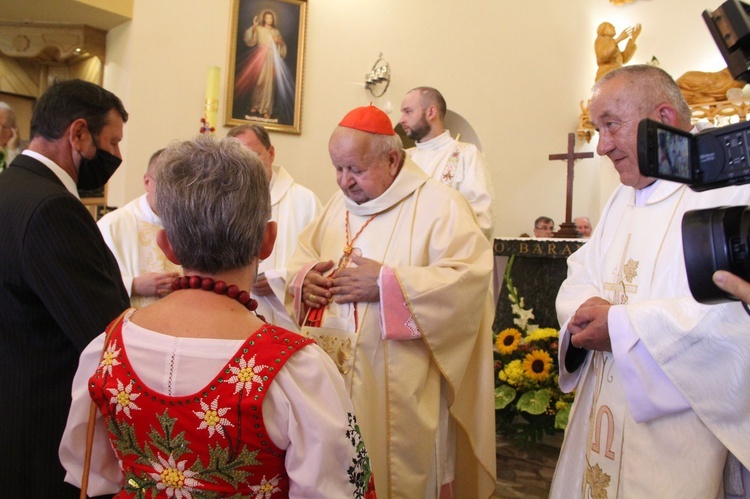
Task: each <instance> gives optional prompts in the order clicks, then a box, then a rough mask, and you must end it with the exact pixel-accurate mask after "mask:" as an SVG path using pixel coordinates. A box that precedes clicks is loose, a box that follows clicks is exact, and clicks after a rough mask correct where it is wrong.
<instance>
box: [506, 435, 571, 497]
mask: <svg viewBox="0 0 750 499" xmlns="http://www.w3.org/2000/svg"><path fill="white" fill-rule="evenodd" d="M561 442H562V434H560V435H559V436H557V435H556V436H554V437H550V438H548V440H545V441H544V443H542V444H540V445H536V446H534V447H531V448H527V449H523V448H519V447H518V446H516V445H513V444H510V443H508V442H506V441H503V440H501V439H498V442H497V488H496V489H495V498H497V499H500V498H502V499H512V498H524V499H546V498H547V497H548V496H549V488H550V483H551V482H552V475H553V473H554V472H555V464H556V463H557V457H558V455H559V453H560V444H561Z"/></svg>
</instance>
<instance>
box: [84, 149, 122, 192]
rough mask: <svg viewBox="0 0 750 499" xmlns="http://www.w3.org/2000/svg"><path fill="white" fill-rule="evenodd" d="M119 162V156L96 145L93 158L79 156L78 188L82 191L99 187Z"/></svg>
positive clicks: (104, 182)
mask: <svg viewBox="0 0 750 499" xmlns="http://www.w3.org/2000/svg"><path fill="white" fill-rule="evenodd" d="M95 145H96V144H95ZM120 163H122V160H121V159H120V158H118V157H117V156H115V155H114V154H111V153H108V152H107V151H105V150H104V149H99V146H96V154H94V158H93V159H86V158H83V157H82V158H81V166H80V167H79V168H78V189H80V190H82V191H94V190H97V189H101V188H102V187H104V184H106V183H107V181H108V180H109V178H110V177H111V176H112V175H113V174H114V173H115V170H117V167H119V166H120Z"/></svg>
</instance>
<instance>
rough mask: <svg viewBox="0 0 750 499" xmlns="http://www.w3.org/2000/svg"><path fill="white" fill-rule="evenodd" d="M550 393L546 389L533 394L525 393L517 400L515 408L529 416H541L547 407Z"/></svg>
mask: <svg viewBox="0 0 750 499" xmlns="http://www.w3.org/2000/svg"><path fill="white" fill-rule="evenodd" d="M549 399H550V393H549V390H547V389H546V388H542V389H541V390H537V391H535V392H526V393H524V394H523V395H521V398H520V399H518V404H517V407H518V409H519V410H521V411H525V412H528V413H529V414H542V413H543V412H544V411H546V410H547V406H548V405H549Z"/></svg>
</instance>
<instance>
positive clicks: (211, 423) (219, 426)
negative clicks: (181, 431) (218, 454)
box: [193, 396, 234, 438]
mask: <svg viewBox="0 0 750 499" xmlns="http://www.w3.org/2000/svg"><path fill="white" fill-rule="evenodd" d="M200 404H201V409H203V410H202V411H193V413H194V414H195V415H196V416H198V417H199V418H200V419H201V424H200V425H198V429H199V430H205V429H208V437H209V438H211V437H213V436H214V433H218V434H219V435H221V436H222V437H223V436H225V435H224V427H225V426H234V425H233V424H232V422H231V421H229V420H228V419H226V418H225V417H224V415H225V414H226V413H227V412H229V407H222V408H219V397H218V396H217V397H216V398H215V399H214V400H213V402H211V405H208V404H207V403H205V402H204V401H203V400H201V401H200Z"/></svg>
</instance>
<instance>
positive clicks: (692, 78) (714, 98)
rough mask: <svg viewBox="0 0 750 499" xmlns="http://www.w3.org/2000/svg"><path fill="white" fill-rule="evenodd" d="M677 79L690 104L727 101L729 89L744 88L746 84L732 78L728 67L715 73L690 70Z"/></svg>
mask: <svg viewBox="0 0 750 499" xmlns="http://www.w3.org/2000/svg"><path fill="white" fill-rule="evenodd" d="M676 81H677V86H679V87H680V90H682V95H684V96H685V100H686V101H687V103H688V104H708V103H711V102H719V101H725V100H727V92H728V91H729V90H731V89H733V88H737V89H742V87H744V86H745V84H744V83H743V82H740V81H737V80H735V79H734V78H732V74H731V73H730V72H729V69H728V68H724V69H722V70H721V71H717V72H715V73H705V72H703V71H688V72H687V73H685V74H684V75H682V76H680V77H679V78H677V80H676Z"/></svg>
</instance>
